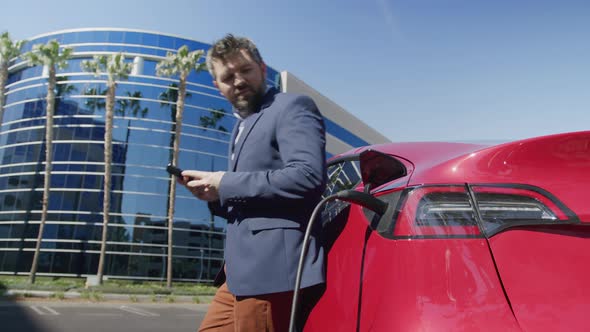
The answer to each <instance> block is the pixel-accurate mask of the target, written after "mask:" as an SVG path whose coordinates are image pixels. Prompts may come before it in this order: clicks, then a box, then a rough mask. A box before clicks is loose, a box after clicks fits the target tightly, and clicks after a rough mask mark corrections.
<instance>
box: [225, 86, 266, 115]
mask: <svg viewBox="0 0 590 332" xmlns="http://www.w3.org/2000/svg"><path fill="white" fill-rule="evenodd" d="M252 91H253V93H252V95H250V96H249V97H246V98H244V99H236V100H235V102H233V103H232V104H233V105H234V107H235V108H236V110H237V111H238V113H239V114H240V116H242V117H244V116H247V115H250V114H252V113H254V112H256V111H257V110H258V108H259V107H260V104H261V103H262V99H263V98H264V94H265V92H266V86H265V84H261V85H260V86H259V87H258V88H256V89H254V88H252Z"/></svg>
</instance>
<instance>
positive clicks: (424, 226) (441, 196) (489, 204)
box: [392, 185, 576, 238]
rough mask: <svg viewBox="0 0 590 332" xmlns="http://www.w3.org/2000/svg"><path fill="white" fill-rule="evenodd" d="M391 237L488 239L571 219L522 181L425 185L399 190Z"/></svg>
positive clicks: (557, 204) (572, 217)
mask: <svg viewBox="0 0 590 332" xmlns="http://www.w3.org/2000/svg"><path fill="white" fill-rule="evenodd" d="M400 202H401V203H400V204H399V205H398V210H397V213H396V216H395V217H394V227H392V228H393V237H396V238H399V237H406V238H448V237H481V236H482V234H484V235H485V236H487V237H490V236H492V235H494V234H496V233H498V232H499V231H501V230H503V229H506V228H508V227H513V226H521V225H533V224H535V225H536V224H556V223H565V222H572V221H575V220H576V218H575V215H573V213H572V212H571V211H570V210H569V209H567V207H565V206H564V205H563V204H561V203H560V202H559V201H557V199H555V198H553V197H551V195H550V194H548V193H546V192H544V191H543V190H540V189H538V188H534V187H529V186H520V185H512V186H511V185H477V186H472V187H468V186H460V185H446V186H442V185H441V186H423V187H415V188H408V189H406V190H405V191H404V194H402V198H401V200H400Z"/></svg>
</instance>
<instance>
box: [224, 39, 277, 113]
mask: <svg viewBox="0 0 590 332" xmlns="http://www.w3.org/2000/svg"><path fill="white" fill-rule="evenodd" d="M213 70H214V72H215V77H216V79H215V80H214V81H213V84H215V86H216V87H217V88H218V89H219V91H220V92H221V94H222V95H223V96H224V97H225V98H227V100H229V102H230V103H232V105H234V107H235V108H236V109H237V110H238V111H240V114H242V112H241V111H244V112H246V113H249V112H252V111H253V108H254V107H257V104H258V103H259V101H260V100H261V99H262V97H263V96H264V93H265V87H266V84H265V78H266V65H265V64H264V63H262V64H258V63H257V62H256V61H254V59H252V57H251V56H250V54H249V53H248V51H246V50H240V51H238V52H235V53H234V54H232V55H230V56H228V57H227V58H226V59H224V60H220V59H215V60H213Z"/></svg>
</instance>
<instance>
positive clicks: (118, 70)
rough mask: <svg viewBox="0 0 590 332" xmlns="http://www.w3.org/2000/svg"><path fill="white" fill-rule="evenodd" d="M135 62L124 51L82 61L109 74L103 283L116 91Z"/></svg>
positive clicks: (100, 267) (100, 263)
mask: <svg viewBox="0 0 590 332" xmlns="http://www.w3.org/2000/svg"><path fill="white" fill-rule="evenodd" d="M132 68H133V64H132V63H130V62H125V56H124V55H123V54H122V53H117V54H111V55H109V56H106V55H95V56H94V60H85V61H83V62H82V69H83V70H84V71H88V72H93V73H94V75H95V76H100V75H105V74H106V75H107V94H106V107H105V131H104V183H103V185H104V190H103V191H104V201H103V222H102V240H101V244H100V257H99V259H98V269H97V270H98V271H97V279H98V283H99V284H102V277H103V272H104V263H105V262H104V261H105V254H106V244H107V234H108V225H109V211H110V209H111V166H112V165H111V163H112V159H113V155H112V145H113V113H114V111H115V91H116V88H117V81H120V80H123V79H127V78H128V77H129V74H130V73H131V70H132Z"/></svg>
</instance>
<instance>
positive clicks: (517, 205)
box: [471, 185, 576, 237]
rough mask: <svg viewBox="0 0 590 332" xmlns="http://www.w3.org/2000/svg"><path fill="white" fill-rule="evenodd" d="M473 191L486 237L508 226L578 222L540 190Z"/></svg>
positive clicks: (475, 188)
mask: <svg viewBox="0 0 590 332" xmlns="http://www.w3.org/2000/svg"><path fill="white" fill-rule="evenodd" d="M471 190H472V191H473V196H474V198H475V201H476V202H477V207H478V211H479V214H480V217H481V224H482V229H483V231H484V233H485V235H486V236H487V237H490V236H492V235H494V234H496V233H498V232H500V231H502V230H503V229H506V228H508V227H514V226H521V225H539V224H559V223H568V222H572V221H576V220H575V219H576V217H575V215H574V213H573V212H571V211H570V210H569V209H568V208H567V207H565V205H563V204H562V203H560V202H559V201H558V200H557V199H555V198H550V197H551V195H550V194H549V193H547V192H544V191H543V190H540V189H538V188H534V187H528V186H515V185H496V186H494V185H476V186H472V187H471Z"/></svg>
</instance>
